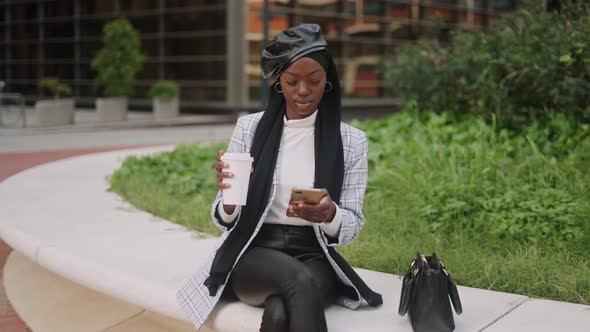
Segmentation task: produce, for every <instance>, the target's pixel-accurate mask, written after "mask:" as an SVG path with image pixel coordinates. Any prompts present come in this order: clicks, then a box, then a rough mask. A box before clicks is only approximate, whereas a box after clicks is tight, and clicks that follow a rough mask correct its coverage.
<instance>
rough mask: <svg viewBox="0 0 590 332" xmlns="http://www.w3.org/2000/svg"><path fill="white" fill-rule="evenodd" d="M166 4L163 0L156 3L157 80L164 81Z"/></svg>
mask: <svg viewBox="0 0 590 332" xmlns="http://www.w3.org/2000/svg"><path fill="white" fill-rule="evenodd" d="M165 9H166V3H165V0H159V1H158V80H163V79H165V77H164V76H165V75H164V74H165V73H164V58H165V56H166V48H165V45H164V42H165V32H166V26H165V23H166V22H165V21H164V16H165Z"/></svg>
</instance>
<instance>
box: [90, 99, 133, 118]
mask: <svg viewBox="0 0 590 332" xmlns="http://www.w3.org/2000/svg"><path fill="white" fill-rule="evenodd" d="M96 115H97V120H98V122H114V121H125V120H127V97H116V98H97V99H96Z"/></svg>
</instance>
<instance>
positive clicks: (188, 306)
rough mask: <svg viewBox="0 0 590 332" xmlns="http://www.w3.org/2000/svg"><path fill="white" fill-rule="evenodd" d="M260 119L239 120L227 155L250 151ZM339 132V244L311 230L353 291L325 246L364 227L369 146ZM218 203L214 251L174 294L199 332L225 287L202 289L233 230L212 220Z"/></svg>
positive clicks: (359, 135)
mask: <svg viewBox="0 0 590 332" xmlns="http://www.w3.org/2000/svg"><path fill="white" fill-rule="evenodd" d="M261 117H262V112H260V113H255V114H251V115H247V116H243V117H241V118H239V119H238V123H237V124H236V127H235V129H234V132H233V134H232V137H231V140H230V143H229V146H228V149H227V152H249V151H250V148H251V147H252V141H253V140H254V133H255V132H256V126H257V125H258V121H260V118H261ZM340 131H341V135H342V145H343V148H344V182H343V185H342V194H341V196H340V204H339V206H340V208H341V212H342V224H341V226H340V233H339V236H338V241H337V242H332V243H330V242H329V241H328V238H327V237H326V234H324V233H323V231H322V230H321V228H320V227H319V226H317V225H314V226H313V227H314V229H315V232H316V236H317V238H318V241H319V242H320V244H321V245H322V247H323V248H324V252H325V253H326V257H327V258H328V260H329V261H330V264H331V265H332V267H333V268H334V270H335V272H336V274H337V275H338V276H339V277H340V279H341V281H342V282H343V283H344V284H345V285H348V286H351V287H353V285H352V283H351V282H350V280H348V278H347V277H346V276H345V274H344V273H343V272H342V270H341V269H340V268H339V267H338V265H337V264H336V263H335V262H334V261H333V260H332V259H331V258H330V256H329V255H328V252H327V246H340V245H345V244H348V243H350V242H351V241H353V240H354V239H355V238H356V237H357V236H358V234H359V232H360V231H361V229H362V227H363V225H364V223H365V218H364V216H363V212H362V207H363V199H364V196H365V189H366V185H367V176H368V165H367V152H368V144H367V138H366V136H365V133H364V132H362V131H360V130H358V129H356V128H354V127H351V126H349V125H347V124H345V123H342V124H341V126H340ZM279 170H280V164H279V162H277V165H276V167H275V173H274V175H273V184H272V187H271V197H270V200H269V202H268V203H267V206H266V209H265V211H264V213H263V214H262V217H261V218H260V220H259V221H258V225H257V227H256V230H255V232H254V234H253V236H252V238H251V239H250V240H249V241H248V244H247V245H246V247H244V248H243V249H242V252H241V253H240V255H239V256H238V260H239V257H241V255H242V254H243V253H244V251H245V250H246V248H247V247H248V245H250V242H251V241H252V239H253V238H254V237H255V236H256V234H257V233H258V231H259V230H260V227H261V226H262V224H263V223H264V219H265V218H266V215H267V214H268V211H269V209H270V205H271V202H272V201H273V199H274V196H275V193H276V186H277V181H278V179H279V176H278V172H279ZM250 185H253V184H250ZM220 201H221V192H220V193H218V194H217V198H216V199H215V201H214V202H213V205H212V207H211V216H212V218H213V221H214V222H215V224H216V225H217V226H218V227H219V228H221V229H222V230H223V231H224V233H223V235H222V236H221V238H220V240H219V242H218V244H217V246H216V249H215V251H213V252H212V253H211V254H210V255H209V256H208V257H207V259H206V261H205V262H204V264H202V265H201V266H200V268H198V269H197V271H196V272H195V273H194V274H193V276H192V277H191V278H190V279H189V280H188V281H187V282H186V284H185V285H184V286H183V287H182V288H181V289H180V290H179V291H178V293H177V299H178V303H179V304H180V305H181V306H182V308H183V309H184V311H185V312H186V314H187V315H188V317H189V318H190V320H191V321H192V323H193V324H194V325H195V327H196V328H197V329H199V328H200V327H201V326H202V325H203V323H204V322H205V321H206V319H207V317H208V316H209V314H210V313H211V311H212V310H213V307H214V306H215V304H216V303H217V301H218V300H219V296H220V295H221V294H222V293H223V288H224V287H225V285H221V286H220V289H219V290H218V292H217V295H216V296H214V297H212V296H209V290H208V289H207V287H206V286H205V285H203V282H204V281H205V280H206V279H207V277H208V276H209V270H210V269H211V264H212V263H213V258H214V257H215V252H216V250H217V249H218V248H219V247H220V246H221V244H222V243H223V241H224V240H225V239H226V238H227V236H228V235H229V233H230V232H231V231H232V229H233V228H228V227H227V226H226V224H224V223H223V222H222V221H221V220H218V219H217V218H216V217H215V210H216V209H217V205H218V204H219V202H220ZM238 222H239V221H238ZM236 262H237V261H236ZM228 278H229V276H228ZM360 298H361V297H360V294H358V291H357V297H356V299H352V298H347V297H341V298H338V299H337V303H338V304H340V305H343V306H345V307H347V308H349V309H356V308H357V307H358V306H359V305H360V304H361V300H360Z"/></svg>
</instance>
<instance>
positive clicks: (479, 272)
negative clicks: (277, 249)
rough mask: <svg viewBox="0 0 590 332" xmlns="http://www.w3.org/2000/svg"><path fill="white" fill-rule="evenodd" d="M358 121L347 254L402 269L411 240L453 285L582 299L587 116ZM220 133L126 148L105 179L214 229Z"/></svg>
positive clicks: (416, 116) (588, 211)
mask: <svg viewBox="0 0 590 332" xmlns="http://www.w3.org/2000/svg"><path fill="white" fill-rule="evenodd" d="M356 125H357V126H359V127H361V128H362V129H363V130H365V131H366V132H367V136H368V139H369V149H370V153H369V164H370V171H369V182H368V188H367V194H366V197H365V204H364V212H365V216H366V220H367V222H366V225H365V227H364V229H363V231H362V232H361V235H360V236H359V238H358V239H357V240H356V241H354V242H353V243H352V244H350V245H348V246H345V247H341V248H340V251H341V252H342V253H343V255H344V256H345V257H346V258H347V259H348V260H349V261H350V263H351V264H353V265H354V266H358V267H363V268H367V269H372V270H378V271H383V272H388V273H395V274H403V273H405V272H406V270H407V268H408V265H409V263H410V261H411V259H412V258H413V257H414V256H415V254H416V251H420V252H422V253H425V254H430V253H431V252H432V251H436V252H437V254H438V255H439V256H440V257H441V258H442V260H443V261H444V262H445V265H446V266H447V267H448V268H449V270H450V272H451V273H452V274H453V276H454V278H455V279H456V281H457V282H458V283H459V284H461V285H467V286H472V287H477V288H484V289H491V290H498V291H505V292H511V293H518V294H524V295H528V296H533V297H538V298H549V299H555V300H560V301H569V302H576V303H584V304H590V136H588V133H589V132H590V128H588V126H582V125H575V124H571V123H570V122H568V121H567V119H564V118H560V117H556V118H553V119H549V120H547V123H545V124H542V125H540V124H535V125H531V126H530V127H527V128H525V129H523V130H522V131H519V132H510V131H506V130H500V129H497V128H495V127H494V126H493V124H492V125H489V124H486V123H484V122H483V121H482V120H480V119H478V118H465V119H457V118H454V117H453V116H450V115H448V114H441V115H436V114H423V113H420V112H418V110H417V109H416V107H415V105H414V106H412V105H410V107H409V110H408V111H406V112H404V113H402V114H400V115H396V116H391V117H389V118H386V119H383V120H378V121H375V120H374V121H369V122H367V123H357V124H356ZM572 126H573V127H572ZM225 145H226V143H220V144H216V145H205V146H182V147H180V148H178V149H177V150H175V151H173V152H171V153H165V154H162V155H160V156H158V157H148V158H142V159H138V158H131V159H128V160H127V161H126V162H125V163H124V165H123V167H122V168H120V169H119V170H117V171H116V172H115V173H114V174H113V176H112V179H111V185H112V190H114V191H115V192H117V193H119V194H120V195H121V196H123V197H124V198H125V199H127V200H128V201H130V202H131V203H132V204H134V205H135V206H137V207H138V208H140V209H144V210H147V211H149V212H151V213H153V214H155V215H158V216H160V217H163V218H165V219H168V220H171V221H173V222H175V223H179V224H182V225H185V226H187V227H189V228H191V229H196V230H200V231H203V232H207V233H210V234H216V235H217V234H219V232H218V231H217V229H216V228H215V227H214V226H213V223H212V222H211V220H210V217H209V211H210V204H211V202H212V200H213V198H214V196H215V194H216V191H215V173H214V171H213V169H212V168H211V166H212V163H213V161H214V159H215V155H216V152H217V150H218V149H220V148H223V147H224V146H225Z"/></svg>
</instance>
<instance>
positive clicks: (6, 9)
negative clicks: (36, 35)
mask: <svg viewBox="0 0 590 332" xmlns="http://www.w3.org/2000/svg"><path fill="white" fill-rule="evenodd" d="M10 19H11V17H10V5H9V4H8V3H5V4H4V22H6V25H5V27H6V29H5V30H4V43H5V44H4V45H6V46H5V47H4V60H5V61H4V65H5V66H6V68H5V73H6V78H5V80H6V84H7V85H9V84H10V78H11V76H12V75H11V63H10V62H11V50H12V47H13V45H12V43H11V37H12V36H11V32H12V24H11V23H12V22H11V21H10Z"/></svg>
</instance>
